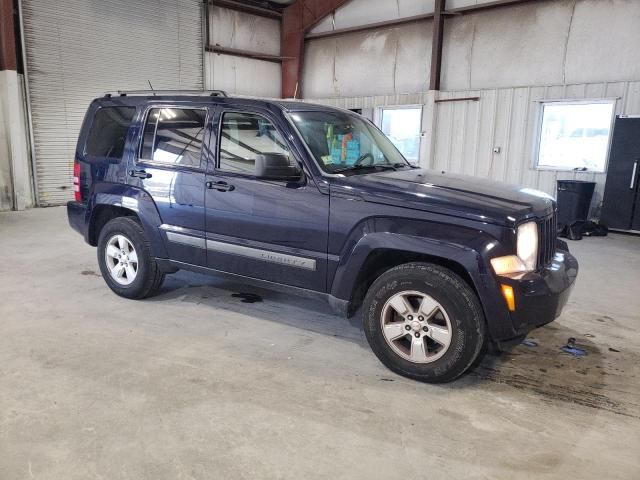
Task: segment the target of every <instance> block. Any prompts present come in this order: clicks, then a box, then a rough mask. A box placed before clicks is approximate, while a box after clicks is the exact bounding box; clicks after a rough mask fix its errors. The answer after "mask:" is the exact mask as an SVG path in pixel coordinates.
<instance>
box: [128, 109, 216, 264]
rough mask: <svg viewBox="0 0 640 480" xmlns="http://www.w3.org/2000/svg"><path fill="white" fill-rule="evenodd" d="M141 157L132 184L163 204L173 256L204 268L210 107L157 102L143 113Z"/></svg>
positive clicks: (160, 209)
mask: <svg viewBox="0 0 640 480" xmlns="http://www.w3.org/2000/svg"><path fill="white" fill-rule="evenodd" d="M142 115H143V117H142V118H143V123H142V132H141V139H140V144H139V150H138V155H137V156H136V158H137V160H136V161H135V162H134V163H133V165H131V168H130V170H129V171H128V175H129V182H130V183H133V184H137V185H138V186H140V187H141V188H143V189H144V190H145V191H146V192H147V193H148V194H149V195H150V196H151V197H152V198H153V201H154V202H155V204H156V207H157V208H158V212H159V214H160V218H161V219H162V225H161V226H160V229H161V230H162V231H163V235H164V238H165V241H166V244H167V250H168V252H169V257H170V258H171V259H172V260H176V261H180V262H184V263H189V264H193V265H200V266H204V265H205V264H206V249H205V233H204V230H205V228H204V184H205V166H206V164H207V161H206V158H205V157H206V152H207V151H208V149H206V148H203V146H205V145H208V143H209V138H210V131H211V121H210V117H211V116H210V115H209V110H208V109H207V108H206V107H185V106H179V105H171V104H167V105H154V106H152V107H149V108H147V109H146V110H145V111H144V112H143V114H142Z"/></svg>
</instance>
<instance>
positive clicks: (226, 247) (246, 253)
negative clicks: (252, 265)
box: [207, 240, 316, 270]
mask: <svg viewBox="0 0 640 480" xmlns="http://www.w3.org/2000/svg"><path fill="white" fill-rule="evenodd" d="M207 249H208V250H212V251H215V252H220V253H228V254H231V255H240V256H242V257H247V258H253V259H256V260H264V261H266V262H271V263H278V264H280V265H286V266H288V267H297V268H304V269H305V270H315V269H316V261H315V260H314V259H312V258H305V257H297V256H295V255H287V254H286V253H278V252H272V251H270V250H262V249H259V248H252V247H245V246H243V245H234V244H232V243H224V242H217V241H215V240H207Z"/></svg>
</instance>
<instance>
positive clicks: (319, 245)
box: [67, 91, 578, 382]
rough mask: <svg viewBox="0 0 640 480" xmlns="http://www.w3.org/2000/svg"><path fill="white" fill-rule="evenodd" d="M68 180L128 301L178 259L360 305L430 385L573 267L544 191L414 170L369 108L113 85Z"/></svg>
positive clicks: (78, 216)
mask: <svg viewBox="0 0 640 480" xmlns="http://www.w3.org/2000/svg"><path fill="white" fill-rule="evenodd" d="M74 189H75V201H73V202H69V204H68V206H67V208H68V214H69V222H70V224H71V226H72V227H73V228H74V229H76V230H77V231H78V232H80V233H81V234H82V235H83V236H84V238H85V240H86V241H87V242H88V243H89V244H90V245H92V246H97V247H98V263H99V264H100V270H101V272H102V276H103V277H104V280H105V281H106V283H107V285H109V287H110V288H111V289H112V290H113V291H114V292H115V293H117V294H118V295H121V296H123V297H127V298H133V299H140V298H145V297H148V296H150V295H153V294H154V293H155V292H156V291H157V290H158V288H159V287H160V285H161V284H162V281H163V279H164V277H165V275H166V274H169V273H173V272H175V271H177V270H179V269H186V270H193V271H197V272H204V273H224V274H227V275H230V276H232V277H233V278H235V279H236V280H237V279H241V280H242V281H243V282H246V283H252V284H259V285H261V286H267V287H271V288H277V289H282V288H286V289H287V290H288V291H291V292H293V293H296V292H297V293H302V294H309V293H313V294H314V295H319V296H321V297H323V298H325V299H326V300H327V301H328V302H329V304H330V305H331V306H332V307H333V308H334V309H335V310H336V311H338V312H340V313H342V314H344V315H347V316H349V315H353V314H354V312H355V311H356V310H358V309H360V308H361V310H362V317H363V325H364V331H365V334H366V337H367V340H368V341H369V344H370V345H371V348H372V349H373V351H374V352H375V354H376V355H377V356H378V358H379V359H380V360H381V361H382V362H383V363H384V364H385V365H386V366H387V367H389V368H390V369H392V370H393V371H395V372H397V373H399V374H401V375H405V376H407V377H411V378H414V379H418V380H422V381H427V382H445V381H450V380H453V379H454V378H456V377H458V376H459V375H460V374H462V373H463V372H464V371H465V370H466V369H467V368H468V367H469V366H470V365H471V364H472V363H473V362H474V361H475V360H476V359H477V358H478V356H479V354H480V352H481V351H483V347H484V346H485V345H486V344H487V343H489V342H491V343H492V344H494V345H497V347H498V348H505V347H507V346H509V345H512V344H513V343H514V342H518V341H520V340H522V338H523V337H524V336H525V335H526V334H527V332H529V331H530V330H532V329H533V328H536V327H539V326H541V325H544V324H546V323H548V322H551V321H552V320H553V319H554V318H556V317H557V316H558V315H559V314H560V312H561V310H562V308H563V306H564V305H565V303H566V301H567V299H568V297H569V293H570V290H571V287H572V286H573V284H574V281H575V278H576V275H577V272H578V265H577V262H576V260H575V259H574V257H573V256H571V255H570V254H569V252H568V249H567V245H566V243H564V242H562V241H559V240H557V238H556V206H555V202H554V201H553V199H552V198H551V197H549V196H548V195H546V194H544V193H541V192H538V191H535V190H530V189H527V188H519V187H515V186H507V185H502V184H497V183H492V182H489V181H485V180H481V179H478V178H471V177H462V176H457V175H450V174H448V173H445V172H435V171H429V170H425V169H422V168H418V167H416V166H413V165H411V164H409V163H408V162H407V161H406V160H405V159H404V158H403V157H402V155H401V154H400V153H399V152H398V150H397V149H396V148H395V147H394V145H393V144H392V143H391V142H390V141H389V140H388V139H387V138H386V137H385V135H384V134H382V133H381V132H380V131H379V130H378V129H377V128H376V127H375V126H374V125H373V124H372V123H371V122H369V121H368V120H366V119H364V118H363V117H361V116H358V115H356V114H354V113H351V112H349V111H344V110H340V109H335V108H329V107H325V106H319V105H311V104H307V103H301V102H287V101H276V100H274V101H266V100H258V99H247V98H233V97H227V96H226V95H224V93H223V92H217V91H214V92H198V93H197V94H195V93H188V92H182V93H180V92H170V93H169V92H155V93H153V94H152V93H150V92H129V93H120V92H119V93H117V94H113V95H110V94H107V95H106V96H105V97H103V98H99V99H96V100H94V101H93V103H92V104H91V106H90V107H89V110H88V112H87V115H86V117H85V120H84V124H83V127H82V131H81V133H80V138H79V140H78V147H77V150H76V155H75V164H74ZM150 308H151V307H150Z"/></svg>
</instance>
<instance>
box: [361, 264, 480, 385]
mask: <svg viewBox="0 0 640 480" xmlns="http://www.w3.org/2000/svg"><path fill="white" fill-rule="evenodd" d="M363 323H364V331H365V335H366V337H367V340H368V342H369V345H370V346H371V349H372V350H373V352H374V353H375V354H376V356H377V357H378V358H379V359H380V361H381V362H382V363H383V364H384V365H386V366H387V367H388V368H389V369H391V370H393V371H394V372H396V373H398V374H400V375H403V376H405V377H409V378H413V379H416V380H420V381H423V382H430V383H440V382H449V381H452V380H454V379H456V378H457V377H458V376H460V375H461V374H462V373H464V372H465V370H467V369H468V368H469V366H471V364H472V363H473V362H474V361H475V360H476V359H477V357H478V355H479V354H480V351H481V349H482V346H483V344H484V341H485V321H484V315H483V313H482V309H481V307H480V304H479V302H478V298H477V297H476V294H475V292H474V291H473V290H472V289H471V287H470V286H469V285H468V284H467V283H466V282H465V281H464V280H463V279H461V278H460V277H459V276H458V275H456V274H455V273H454V272H452V271H451V270H448V269H446V268H443V267H440V266H438V265H433V264H429V263H417V262H416V263H407V264H404V265H399V266H397V267H394V268H392V269H390V270H388V271H387V272H385V273H383V274H382V275H381V276H380V277H379V278H378V279H377V280H376V281H375V282H373V284H372V285H371V287H370V288H369V291H368V292H367V295H366V297H365V301H364V306H363Z"/></svg>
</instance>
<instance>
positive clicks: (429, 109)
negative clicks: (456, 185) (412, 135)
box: [420, 90, 438, 168]
mask: <svg viewBox="0 0 640 480" xmlns="http://www.w3.org/2000/svg"><path fill="white" fill-rule="evenodd" d="M437 94H438V92H437V91H435V90H429V91H428V92H427V93H426V95H425V103H424V107H423V108H422V131H423V132H424V133H423V135H422V139H421V141H420V166H421V167H423V168H431V167H432V165H433V155H434V152H435V145H436V119H437V114H438V112H437V108H438V104H437V103H435V100H436V98H437V97H436V96H437Z"/></svg>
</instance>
